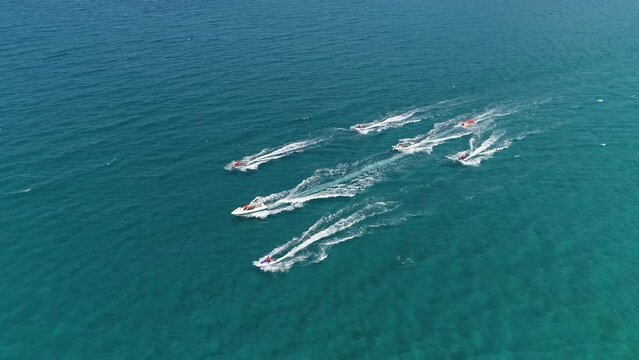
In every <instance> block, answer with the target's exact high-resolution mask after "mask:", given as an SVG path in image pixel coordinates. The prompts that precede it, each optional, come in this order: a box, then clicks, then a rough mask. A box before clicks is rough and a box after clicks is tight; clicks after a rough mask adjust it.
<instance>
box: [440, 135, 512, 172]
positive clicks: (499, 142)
mask: <svg viewBox="0 0 639 360" xmlns="http://www.w3.org/2000/svg"><path fill="white" fill-rule="evenodd" d="M504 135H505V133H504V132H499V133H493V134H492V135H490V137H489V138H488V139H486V140H484V142H482V143H481V144H480V145H479V146H476V142H477V139H476V138H471V139H470V141H469V145H470V149H468V150H464V151H460V152H458V153H456V154H452V155H449V156H447V157H448V158H449V159H451V160H454V161H459V162H460V163H461V164H463V165H465V166H479V164H481V162H482V161H483V160H486V159H490V158H491V157H493V155H494V154H495V153H497V152H499V151H501V150H504V149H507V148H508V147H509V146H510V145H511V144H512V140H511V139H504ZM463 155H465V157H464V158H463V160H462V159H461V157H462V156H463Z"/></svg>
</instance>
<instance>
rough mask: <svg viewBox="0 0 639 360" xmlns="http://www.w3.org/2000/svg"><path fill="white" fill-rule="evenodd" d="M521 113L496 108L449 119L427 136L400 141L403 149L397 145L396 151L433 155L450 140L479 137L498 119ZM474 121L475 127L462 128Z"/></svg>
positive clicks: (439, 124)
mask: <svg viewBox="0 0 639 360" xmlns="http://www.w3.org/2000/svg"><path fill="white" fill-rule="evenodd" d="M517 111H519V109H518V108H516V107H510V108H509V107H504V106H501V107H495V108H491V109H488V110H486V111H484V112H483V113H481V114H478V115H462V116H458V117H455V118H453V119H449V120H447V121H444V122H441V123H437V124H435V125H434V126H433V128H432V129H431V130H430V131H429V132H428V133H427V134H425V135H418V136H415V137H413V138H408V139H400V141H399V144H404V146H403V147H399V144H398V145H396V149H397V148H398V147H399V150H401V151H402V152H404V153H409V154H413V153H419V152H426V153H429V154H430V153H431V152H432V151H433V149H434V148H435V147H436V146H438V145H441V144H443V143H445V142H447V141H448V140H452V139H458V138H461V137H464V136H467V135H473V134H474V135H475V136H479V135H480V134H481V133H482V132H483V131H484V130H486V129H487V128H489V127H490V126H491V124H492V122H493V120H495V119H496V118H499V117H503V116H508V115H510V114H513V113H515V112H517ZM468 119H472V120H473V121H474V125H472V126H469V127H463V126H461V123H462V122H463V121H464V120H468Z"/></svg>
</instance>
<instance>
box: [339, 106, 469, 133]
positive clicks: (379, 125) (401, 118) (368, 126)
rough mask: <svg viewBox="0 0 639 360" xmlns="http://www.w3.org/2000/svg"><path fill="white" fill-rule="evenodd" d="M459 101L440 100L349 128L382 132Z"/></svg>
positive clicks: (368, 131) (425, 116)
mask: <svg viewBox="0 0 639 360" xmlns="http://www.w3.org/2000/svg"><path fill="white" fill-rule="evenodd" d="M460 103H461V101H460V100H459V99H455V100H445V101H440V102H438V103H436V104H432V105H429V106H425V107H420V108H415V109H412V110H409V111H407V112H405V113H403V114H399V115H393V116H390V117H387V118H384V119H381V120H376V121H372V122H369V123H362V124H356V125H353V126H351V130H353V131H356V132H358V133H360V134H363V135H366V134H369V133H373V132H382V131H384V130H388V129H392V128H398V127H402V126H404V125H406V124H410V123H416V122H420V121H422V120H424V119H427V118H428V117H429V115H430V114H429V112H430V111H431V110H435V109H438V108H446V107H452V106H455V105H458V104H460Z"/></svg>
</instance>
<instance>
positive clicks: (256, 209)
mask: <svg viewBox="0 0 639 360" xmlns="http://www.w3.org/2000/svg"><path fill="white" fill-rule="evenodd" d="M266 209H268V206H266V205H263V206H256V207H254V208H252V209H248V210H247V209H244V206H240V207H239V208H237V209H235V210H233V211H232V212H231V215H235V216H244V215H248V214H253V213H256V212H260V211H264V210H266Z"/></svg>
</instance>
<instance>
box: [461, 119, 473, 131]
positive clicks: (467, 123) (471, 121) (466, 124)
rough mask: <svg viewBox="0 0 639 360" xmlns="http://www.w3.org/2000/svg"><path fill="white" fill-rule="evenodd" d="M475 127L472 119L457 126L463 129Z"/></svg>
mask: <svg viewBox="0 0 639 360" xmlns="http://www.w3.org/2000/svg"><path fill="white" fill-rule="evenodd" d="M473 125H475V118H472V119H468V120H466V121H464V122H462V123H461V124H459V126H461V127H463V128H464V129H467V128H469V127H471V126H473Z"/></svg>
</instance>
